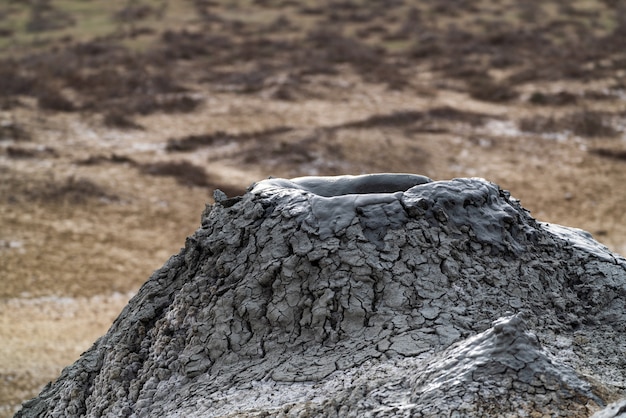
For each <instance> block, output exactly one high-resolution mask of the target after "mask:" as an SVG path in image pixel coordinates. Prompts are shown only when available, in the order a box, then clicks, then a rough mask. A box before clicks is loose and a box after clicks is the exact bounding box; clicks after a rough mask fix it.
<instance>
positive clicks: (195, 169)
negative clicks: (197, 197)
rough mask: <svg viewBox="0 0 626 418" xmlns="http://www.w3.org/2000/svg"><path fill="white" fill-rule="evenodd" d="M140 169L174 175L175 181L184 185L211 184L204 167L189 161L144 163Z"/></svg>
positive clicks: (202, 185) (150, 172)
mask: <svg viewBox="0 0 626 418" xmlns="http://www.w3.org/2000/svg"><path fill="white" fill-rule="evenodd" d="M141 171H142V172H143V173H145V174H150V175H153V176H168V177H174V178H175V179H176V181H178V182H179V183H180V184H182V185H185V186H199V187H209V186H211V185H212V184H211V182H210V181H209V177H208V176H207V173H206V171H205V170H204V168H202V167H199V166H197V165H194V164H192V163H190V162H189V161H163V162H157V163H150V164H145V165H143V166H142V167H141Z"/></svg>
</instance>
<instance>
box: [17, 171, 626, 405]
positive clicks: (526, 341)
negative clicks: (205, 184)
mask: <svg viewBox="0 0 626 418" xmlns="http://www.w3.org/2000/svg"><path fill="white" fill-rule="evenodd" d="M215 196H216V203H215V204H214V205H212V206H209V207H207V209H206V211H205V212H204V213H203V215H202V226H201V228H200V229H198V230H197V231H196V232H195V233H194V234H193V235H192V236H191V237H189V238H188V239H187V242H186V244H185V248H184V249H182V250H181V252H180V253H179V254H178V255H175V256H173V257H172V258H171V259H170V260H169V261H168V262H167V263H166V264H165V265H164V266H163V267H162V268H161V269H160V270H158V271H156V272H155V273H154V275H153V276H152V277H151V278H150V279H149V280H148V281H147V282H146V283H145V284H144V286H143V287H142V288H141V289H140V291H139V293H138V294H137V295H136V296H135V297H134V298H133V299H132V300H131V301H130V302H129V304H128V306H127V307H126V308H125V309H124V310H123V312H122V313H121V314H120V316H119V317H118V318H117V320H116V321H115V322H114V323H113V325H112V327H111V329H110V330H109V331H108V333H107V334H106V335H104V336H103V337H101V338H100V339H99V340H98V341H96V343H95V344H94V345H93V347H92V348H91V349H90V350H89V351H87V352H86V353H84V354H83V355H82V357H81V358H80V359H79V360H78V361H77V362H76V363H74V364H73V365H71V366H69V367H67V368H66V369H65V370H64V371H63V372H62V374H61V376H60V377H59V378H58V379H57V381H56V382H54V383H51V384H49V385H48V386H47V387H45V388H44V390H43V391H42V392H41V394H40V395H39V397H37V398H35V399H33V400H31V401H28V402H26V403H25V404H24V405H23V409H22V410H21V411H20V412H18V414H17V416H18V417H34V416H38V417H49V416H55V417H57V416H89V417H98V416H107V417H113V416H115V417H143V416H168V417H218V416H220V417H221V416H229V417H234V416H236V417H266V416H277V417H367V416H372V417H373V416H375V417H420V416H424V417H426V416H428V417H432V416H481V417H483V416H529V417H531V416H532V417H534V416H563V417H588V416H591V415H593V414H594V413H598V414H599V415H598V416H602V417H608V416H611V417H613V416H619V415H620V414H621V413H622V412H623V411H624V402H621V403H619V399H620V398H623V397H624V395H625V393H624V388H625V387H626V386H625V385H626V364H625V360H624V359H625V356H624V353H625V352H626V340H625V339H624V338H623V335H624V333H625V332H626V306H625V304H626V259H624V258H622V257H620V256H618V255H615V254H613V253H611V252H610V251H609V250H608V249H607V248H605V247H604V246H602V245H601V244H599V243H597V242H596V241H594V240H593V239H592V238H591V236H590V235H589V234H587V233H585V232H583V231H581V230H577V229H573V228H567V227H562V226H557V225H550V224H545V223H540V222H537V221H535V220H534V219H533V218H532V217H531V216H530V214H529V213H528V212H527V211H526V210H525V209H524V208H523V207H522V206H521V205H520V204H519V202H518V201H517V200H515V199H513V198H512V197H511V196H510V195H509V193H508V192H506V191H504V190H501V189H500V188H499V187H498V186H497V185H495V184H493V183H489V182H487V181H485V180H482V179H476V178H473V179H467V178H463V179H454V180H450V181H431V180H430V179H428V178H426V177H422V176H415V175H410V174H378V175H369V176H357V177H350V176H342V177H333V178H327V177H308V178H298V179H292V180H285V179H268V180H264V181H261V182H259V183H257V184H255V185H253V186H252V187H251V188H250V189H249V190H248V192H247V193H246V194H245V195H243V196H240V197H236V198H230V199H229V198H227V197H226V196H225V195H224V194H223V193H220V192H217V193H216V194H215ZM616 401H617V402H618V403H615V404H612V405H609V404H610V403H611V402H616ZM620 411H621V412H620Z"/></svg>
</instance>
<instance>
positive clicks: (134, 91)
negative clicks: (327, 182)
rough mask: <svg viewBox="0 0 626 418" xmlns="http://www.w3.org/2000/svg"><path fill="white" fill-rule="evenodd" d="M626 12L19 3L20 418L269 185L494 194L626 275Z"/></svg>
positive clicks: (1, 273) (16, 391)
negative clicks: (401, 175) (372, 181)
mask: <svg viewBox="0 0 626 418" xmlns="http://www.w3.org/2000/svg"><path fill="white" fill-rule="evenodd" d="M624 45H626V4H624V2H622V1H620V0H547V1H538V0H495V1H494V0H420V1H409V0H325V1H306V0H302V1H294V0H214V1H213V0H181V1H173V0H170V1H168V0H150V1H148V0H117V1H109V0H29V1H17V0H1V1H0V280H1V283H2V285H1V286H0V341H2V344H1V347H0V417H6V416H11V415H12V414H13V413H14V412H15V411H16V408H17V407H18V405H19V404H20V403H21V402H22V401H23V400H25V399H27V398H30V397H33V396H35V395H36V394H37V393H38V392H39V391H40V389H41V387H42V386H43V385H44V384H46V383H47V382H48V381H50V380H52V379H54V378H55V377H57V376H58V374H59V373H60V370H61V368H62V367H63V366H65V365H68V364H70V363H72V362H73V361H75V360H76V358H77V357H78V355H79V354H80V353H81V352H82V351H84V350H86V349H87V348H89V346H90V345H91V343H92V342H93V341H95V339H96V338H97V337H98V336H100V335H102V334H103V333H105V332H106V330H107V328H108V326H109V325H110V324H111V322H112V321H113V319H114V318H115V317H116V316H117V314H118V313H119V312H120V310H121V309H122V307H123V306H124V305H125V304H126V302H127V301H128V299H129V297H131V296H132V294H133V293H134V292H135V291H136V290H137V289H138V288H139V286H140V285H141V284H142V283H143V282H144V281H145V280H146V279H147V278H148V277H149V276H150V274H151V273H152V271H154V270H155V269H156V268H158V267H160V266H161V265H162V264H163V263H164V262H165V261H166V260H167V258H168V257H169V256H170V255H172V254H174V253H177V252H178V250H179V248H180V247H181V246H182V245H183V244H184V240H185V237H186V236H188V235H190V234H191V233H192V232H193V231H194V230H195V229H196V228H197V227H199V220H200V214H201V212H202V210H203V209H204V205H205V204H208V203H210V202H211V201H212V197H211V196H212V191H213V190H214V189H215V188H219V189H221V190H223V191H224V192H225V193H226V194H228V195H229V196H234V195H238V194H242V193H243V192H244V191H245V190H246V188H247V187H248V186H249V185H250V184H251V183H253V182H254V181H257V180H260V179H263V178H266V177H268V176H277V177H295V176H302V175H336V174H362V173H371V172H386V171H390V172H411V173H418V174H424V175H427V176H429V177H431V178H433V179H435V180H438V179H449V178H454V177H471V176H478V177H484V178H486V179H488V180H490V181H493V182H495V183H497V184H499V185H500V186H501V187H502V188H504V189H507V190H510V191H511V193H512V195H513V196H514V197H516V198H518V199H520V200H521V203H522V205H523V206H524V207H526V208H527V209H529V210H530V211H531V213H532V215H533V216H534V217H535V218H536V219H538V220H540V221H546V222H554V223H559V224H563V225H567V226H574V227H579V228H582V229H585V230H587V231H589V232H591V233H592V234H593V235H594V237H595V238H596V239H597V240H599V241H600V242H602V243H604V244H605V245H607V246H608V247H609V248H611V249H612V250H614V251H616V252H618V253H621V254H625V253H626V212H625V211H624V207H626V170H625V168H626V49H625V48H624Z"/></svg>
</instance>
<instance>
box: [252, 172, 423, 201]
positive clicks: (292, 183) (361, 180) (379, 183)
mask: <svg viewBox="0 0 626 418" xmlns="http://www.w3.org/2000/svg"><path fill="white" fill-rule="evenodd" d="M430 182H432V180H431V179H430V178H428V177H426V176H421V175H418V174H408V173H378V174H363V175H358V176H350V175H345V176H307V177H296V178H293V179H291V180H287V179H281V178H276V179H273V178H270V179H267V180H263V181H260V182H258V183H256V184H255V185H254V186H253V188H252V191H253V192H258V191H260V190H263V189H266V188H274V187H279V188H288V189H300V190H304V191H307V192H309V193H313V194H316V195H318V196H323V197H335V196H343V195H350V194H380V193H396V192H404V191H407V190H409V189H410V188H411V187H414V186H417V185H420V184H425V183H430Z"/></svg>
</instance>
